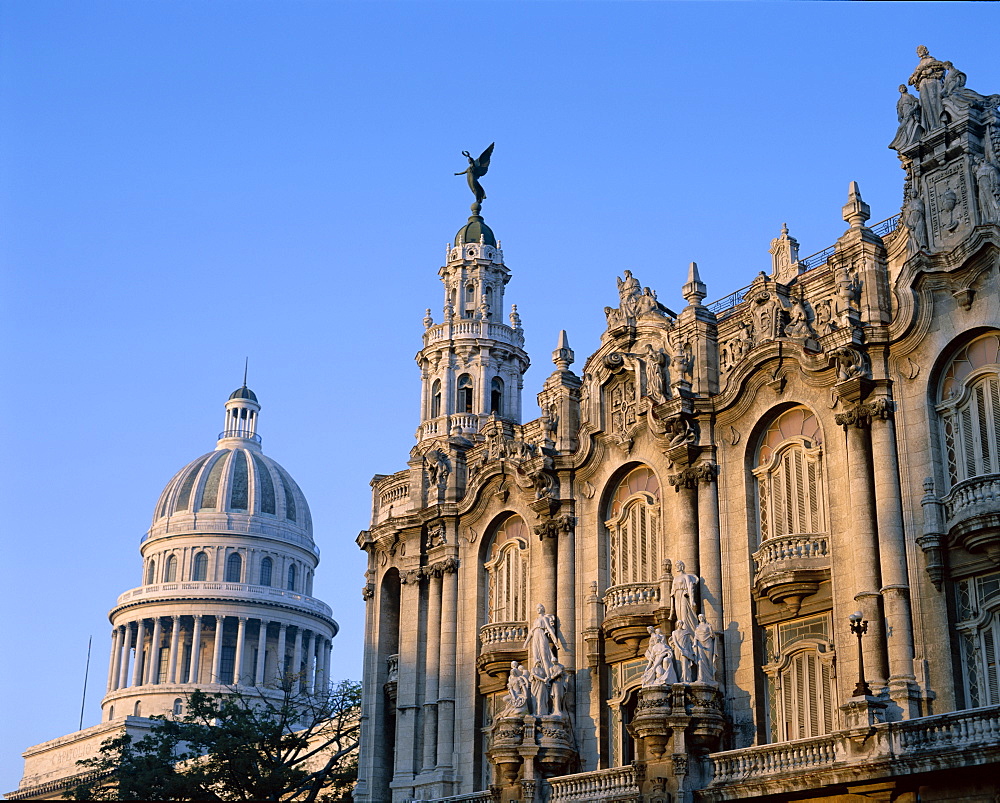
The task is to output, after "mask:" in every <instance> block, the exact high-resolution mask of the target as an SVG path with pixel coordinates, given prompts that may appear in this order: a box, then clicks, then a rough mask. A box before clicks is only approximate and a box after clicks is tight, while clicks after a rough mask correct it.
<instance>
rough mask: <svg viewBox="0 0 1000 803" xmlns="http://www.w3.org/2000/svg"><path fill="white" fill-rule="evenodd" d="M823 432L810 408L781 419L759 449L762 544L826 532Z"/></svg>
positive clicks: (796, 409)
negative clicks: (793, 536) (772, 540)
mask: <svg viewBox="0 0 1000 803" xmlns="http://www.w3.org/2000/svg"><path fill="white" fill-rule="evenodd" d="M822 443H823V433H822V431H821V430H820V428H819V422H818V421H817V420H816V416H814V415H813V414H812V412H810V411H809V410H808V409H807V408H805V407H793V408H792V409H791V410H786V411H785V412H783V413H782V414H781V415H779V416H778V417H777V418H776V419H775V420H774V423H772V424H771V426H770V427H768V429H767V431H766V432H765V433H764V435H763V436H762V437H761V441H760V445H759V446H758V448H757V461H756V463H757V465H756V468H754V470H753V473H754V476H755V477H756V479H757V503H758V516H757V520H758V526H759V528H760V540H761V541H766V540H767V539H769V538H780V537H783V536H790V535H811V534H816V533H825V532H826V525H825V524H824V521H825V515H826V514H825V510H824V494H823V472H822V463H821V460H820V458H821V456H822Z"/></svg>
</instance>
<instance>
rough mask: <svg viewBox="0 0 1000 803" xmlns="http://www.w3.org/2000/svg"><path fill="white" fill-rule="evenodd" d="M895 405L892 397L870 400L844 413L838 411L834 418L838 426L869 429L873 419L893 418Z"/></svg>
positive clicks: (884, 419)
mask: <svg viewBox="0 0 1000 803" xmlns="http://www.w3.org/2000/svg"><path fill="white" fill-rule="evenodd" d="M894 410H895V405H894V404H893V403H892V400H891V399H886V398H880V399H873V400H872V401H870V402H862V403H860V404H855V405H854V406H853V407H849V408H848V409H847V410H845V411H844V412H842V413H837V414H836V415H835V416H834V417H833V420H834V421H835V422H836V423H837V426H841V427H843V428H844V429H850V428H851V427H856V428H858V429H868V428H869V427H871V424H872V421H886V420H888V419H889V418H892V414H893V412H894Z"/></svg>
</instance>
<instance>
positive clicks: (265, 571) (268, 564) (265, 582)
mask: <svg viewBox="0 0 1000 803" xmlns="http://www.w3.org/2000/svg"><path fill="white" fill-rule="evenodd" d="M273 565H274V564H273V561H272V560H271V559H270V558H264V560H262V561H261V562H260V585H262V586H269V585H271V568H272V567H273Z"/></svg>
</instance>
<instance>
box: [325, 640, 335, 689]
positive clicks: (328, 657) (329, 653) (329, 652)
mask: <svg viewBox="0 0 1000 803" xmlns="http://www.w3.org/2000/svg"><path fill="white" fill-rule="evenodd" d="M332 660H333V642H332V641H331V640H330V639H328V638H326V637H325V636H324V637H323V691H324V692H326V691H328V690H329V688H330V666H331V662H332Z"/></svg>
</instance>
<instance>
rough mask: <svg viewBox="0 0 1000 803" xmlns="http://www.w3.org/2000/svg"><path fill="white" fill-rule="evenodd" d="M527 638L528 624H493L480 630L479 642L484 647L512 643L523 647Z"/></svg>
mask: <svg viewBox="0 0 1000 803" xmlns="http://www.w3.org/2000/svg"><path fill="white" fill-rule="evenodd" d="M527 638H528V625H527V623H526V622H493V623H492V624H488V625H483V626H482V627H481V628H479V642H480V643H481V644H482V645H483V647H488V646H490V645H493V644H511V643H513V644H517V645H518V646H522V645H523V644H524V641H525V639H527Z"/></svg>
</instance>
